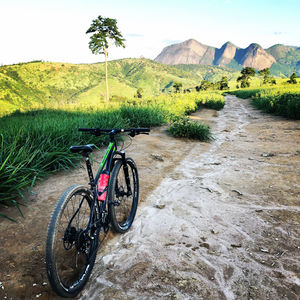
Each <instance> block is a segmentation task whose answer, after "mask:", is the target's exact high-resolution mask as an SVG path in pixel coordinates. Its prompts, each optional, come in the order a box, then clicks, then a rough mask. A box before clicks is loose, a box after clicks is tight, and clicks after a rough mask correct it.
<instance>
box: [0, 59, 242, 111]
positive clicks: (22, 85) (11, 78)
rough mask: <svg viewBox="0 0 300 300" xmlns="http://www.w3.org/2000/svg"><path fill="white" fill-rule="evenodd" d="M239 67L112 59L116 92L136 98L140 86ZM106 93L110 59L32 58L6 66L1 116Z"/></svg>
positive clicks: (187, 81)
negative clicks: (106, 63) (80, 61)
mask: <svg viewBox="0 0 300 300" xmlns="http://www.w3.org/2000/svg"><path fill="white" fill-rule="evenodd" d="M236 74H237V73H231V70H230V69H225V68H219V67H210V66H200V67H199V68H198V66H197V70H196V71H195V67H193V66H192V67H190V68H186V67H181V68H180V67H175V66H167V65H162V64H159V63H156V62H154V61H151V60H147V59H122V60H115V61H111V62H109V83H110V96H119V97H123V98H124V97H125V98H132V97H133V96H134V94H135V93H136V90H137V89H138V88H142V89H143V90H144V96H153V95H159V94H160V93H161V92H162V91H170V90H172V85H173V82H175V81H179V82H181V83H182V84H183V88H191V87H194V86H196V85H198V84H199V83H200V82H201V80H202V79H209V80H211V81H216V80H219V79H220V78H221V77H222V76H224V75H226V76H228V77H229V78H233V77H235V76H236ZM104 94H105V82H104V64H103V63H99V64H77V65H75V64H66V63H48V62H32V63H25V64H18V65H11V66H1V67H0V105H1V106H0V116H1V115H5V114H7V113H11V112H13V111H15V110H17V109H19V110H21V111H27V110H31V109H37V108H57V107H59V108H62V107H63V106H64V105H67V104H74V103H77V104H81V105H90V106H92V105H94V104H95V103H98V104H99V101H101V98H102V95H104Z"/></svg>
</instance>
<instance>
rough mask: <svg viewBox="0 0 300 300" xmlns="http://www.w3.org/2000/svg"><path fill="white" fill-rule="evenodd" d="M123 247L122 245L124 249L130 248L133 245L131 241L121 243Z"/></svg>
mask: <svg viewBox="0 0 300 300" xmlns="http://www.w3.org/2000/svg"><path fill="white" fill-rule="evenodd" d="M123 247H124V248H125V249H130V248H132V247H133V243H129V244H123Z"/></svg>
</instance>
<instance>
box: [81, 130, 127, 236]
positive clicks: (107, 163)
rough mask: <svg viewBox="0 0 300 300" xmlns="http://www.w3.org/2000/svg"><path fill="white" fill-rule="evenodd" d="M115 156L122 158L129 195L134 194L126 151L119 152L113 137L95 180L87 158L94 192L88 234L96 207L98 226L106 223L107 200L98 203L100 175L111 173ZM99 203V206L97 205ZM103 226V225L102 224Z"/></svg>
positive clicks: (91, 186)
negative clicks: (105, 172) (100, 223)
mask: <svg viewBox="0 0 300 300" xmlns="http://www.w3.org/2000/svg"><path fill="white" fill-rule="evenodd" d="M115 155H120V156H121V160H122V163H123V166H124V174H125V181H126V185H127V188H128V195H131V194H132V191H131V186H130V178H129V173H128V166H127V164H126V157H125V152H124V151H117V145H116V141H115V139H114V137H113V136H111V141H110V143H109V145H108V147H107V149H106V152H105V154H104V156H103V158H102V161H101V163H100V166H99V168H98V171H97V174H96V177H95V178H94V174H93V170H92V166H91V162H90V158H89V156H88V155H87V156H86V158H85V161H86V167H87V172H88V175H89V180H90V183H89V184H90V188H91V190H92V191H93V195H94V197H93V202H92V204H91V208H92V209H91V214H90V219H89V223H88V226H87V228H86V229H85V231H86V232H89V231H90V229H91V227H92V225H94V223H95V222H94V221H93V220H94V207H95V206H97V210H98V212H99V215H100V217H99V216H97V220H96V223H97V224H96V226H98V222H99V220H101V221H102V223H103V222H104V221H105V220H104V219H105V217H106V214H107V212H106V211H105V206H106V200H105V201H103V202H100V201H98V199H97V182H98V180H99V178H100V175H101V173H102V172H103V171H108V172H109V173H110V172H111V170H112V167H113V164H114V160H115V158H114V156H115ZM96 203H97V204H96ZM102 225H103V224H102Z"/></svg>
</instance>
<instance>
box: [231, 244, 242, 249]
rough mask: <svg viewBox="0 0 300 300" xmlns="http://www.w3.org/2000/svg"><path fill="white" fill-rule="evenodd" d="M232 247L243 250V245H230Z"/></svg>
mask: <svg viewBox="0 0 300 300" xmlns="http://www.w3.org/2000/svg"><path fill="white" fill-rule="evenodd" d="M230 246H231V247H233V248H241V247H242V244H230Z"/></svg>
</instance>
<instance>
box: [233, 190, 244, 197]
mask: <svg viewBox="0 0 300 300" xmlns="http://www.w3.org/2000/svg"><path fill="white" fill-rule="evenodd" d="M232 191H233V192H236V193H238V194H239V195H240V196H242V195H243V193H242V192H240V191H239V190H232Z"/></svg>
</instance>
